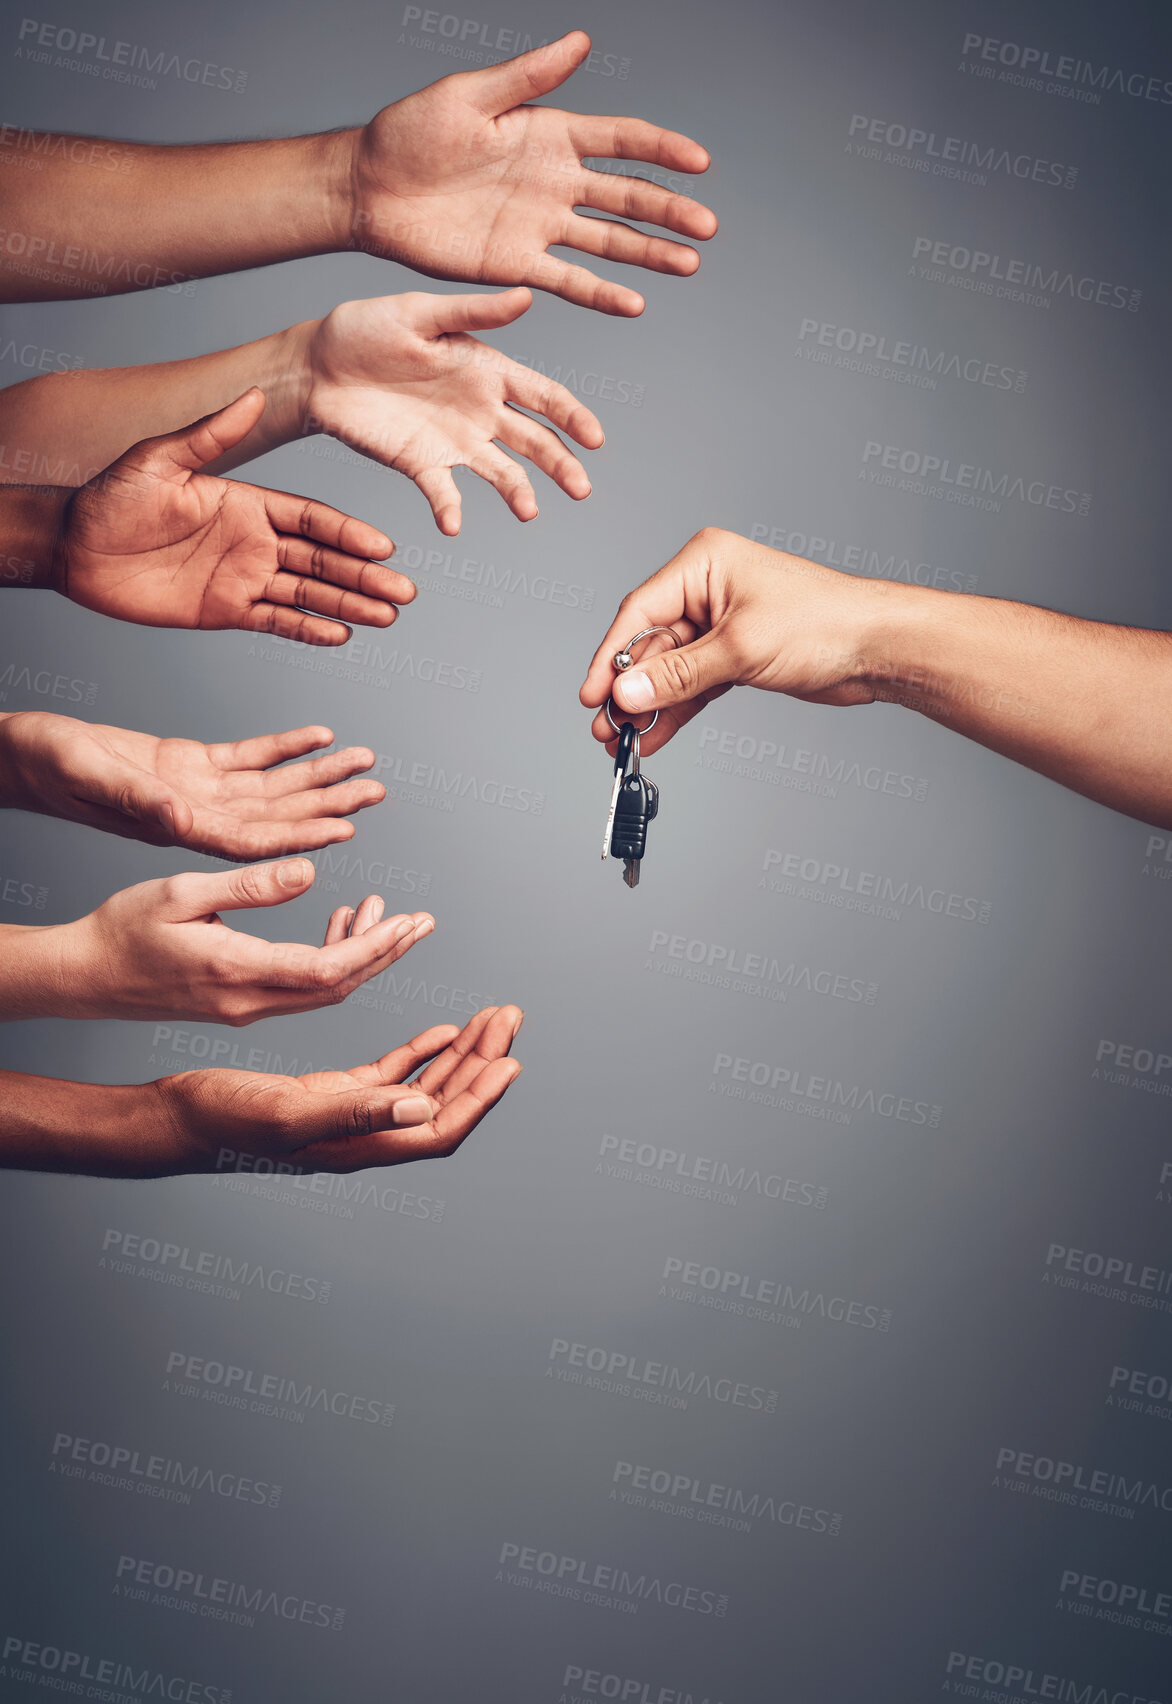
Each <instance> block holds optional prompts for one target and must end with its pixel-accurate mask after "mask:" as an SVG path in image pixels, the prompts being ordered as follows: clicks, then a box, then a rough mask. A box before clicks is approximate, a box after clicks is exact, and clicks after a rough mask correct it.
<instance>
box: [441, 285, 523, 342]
mask: <svg viewBox="0 0 1172 1704" xmlns="http://www.w3.org/2000/svg"><path fill="white" fill-rule="evenodd" d="M430 302H431V307H432V312H431V319H432V324H433V325H434V327H435V329H436V331H437V332H443V331H490V330H492V329H493V328H494V327H495V326H501V325H511V324H512V323H513V321H514V320H515V319H520V317H521V315H522V314H523V313H525V312H526V311H527V309H528V308H530V307H531V306H532V305H533V292H532V291H531V290H526V289H524V288H519V289H516V290H499V291H496V292H495V293H494V294H492V295H489V296H472V295H467V296H432V297H431V298H430Z"/></svg>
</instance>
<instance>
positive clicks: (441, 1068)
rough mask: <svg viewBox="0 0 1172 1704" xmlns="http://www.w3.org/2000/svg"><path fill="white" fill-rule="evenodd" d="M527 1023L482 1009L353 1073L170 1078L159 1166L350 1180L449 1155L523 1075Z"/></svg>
mask: <svg viewBox="0 0 1172 1704" xmlns="http://www.w3.org/2000/svg"><path fill="white" fill-rule="evenodd" d="M522 1017H523V1013H522V1012H521V1010H520V1008H519V1007H517V1006H500V1007H497V1006H486V1007H485V1008H484V1010H483V1011H480V1012H478V1013H477V1014H476V1016H475V1017H474V1018H472V1019H470V1021H469V1022H468V1023H467V1024H465V1026H464V1028H463V1029H462V1030H461V1029H458V1028H457V1027H456V1025H455V1024H437V1025H436V1026H435V1027H434V1028H433V1029H429V1030H425V1031H424V1032H423V1034H422V1035H417V1036H416V1037H415V1038H414V1040H412V1041H408V1042H406V1043H404V1045H403V1046H402V1047H397V1048H395V1049H393V1051H392V1052H390V1053H386V1054H384V1055H383V1057H382V1058H381V1059H378V1060H375V1061H374V1063H373V1064H370V1065H356V1066H354V1067H353V1068H352V1069H351V1070H349V1071H313V1072H310V1073H309V1074H308V1075H307V1076H304V1077H274V1076H263V1075H260V1074H259V1073H257V1072H254V1071H219V1070H209V1071H185V1072H183V1073H182V1075H180V1076H176V1077H164V1078H162V1079H161V1080H160V1081H158V1082H156V1083H155V1084H154V1085H153V1087H154V1088H155V1090H156V1091H157V1092H158V1096H159V1100H160V1102H161V1104H162V1107H163V1109H164V1111H165V1113H166V1117H167V1122H168V1125H169V1127H170V1130H171V1132H172V1135H171V1139H170V1141H169V1143H168V1144H167V1152H165V1153H164V1156H163V1169H164V1170H165V1171H175V1172H214V1171H220V1172H226V1171H233V1170H236V1169H246V1170H250V1171H251V1170H257V1169H260V1168H258V1167H257V1166H256V1165H255V1161H256V1160H257V1159H262V1160H267V1161H272V1162H273V1163H274V1164H273V1169H277V1168H278V1167H284V1168H285V1169H294V1168H296V1169H298V1170H304V1171H323V1172H354V1171H363V1170H365V1169H366V1168H367V1167H369V1166H396V1165H403V1164H404V1163H405V1162H407V1161H409V1160H427V1159H435V1158H438V1157H440V1156H447V1155H450V1154H454V1153H455V1151H456V1149H457V1148H458V1147H459V1146H460V1144H461V1142H463V1140H464V1138H465V1137H466V1136H469V1135H470V1134H471V1133H472V1131H473V1130H475V1128H476V1126H477V1125H478V1124H479V1123H480V1120H481V1119H482V1118H483V1117H484V1116H485V1114H486V1113H487V1112H489V1111H491V1109H492V1108H493V1107H494V1106H495V1105H496V1103H497V1101H499V1100H500V1098H501V1096H502V1095H503V1094H504V1092H505V1090H506V1089H507V1088H508V1087H509V1085H510V1084H511V1083H513V1082H514V1081H515V1080H516V1079H517V1078H518V1077H519V1076H520V1074H521V1066H520V1065H519V1064H518V1063H517V1061H516V1060H515V1059H510V1058H509V1050H510V1048H511V1047H512V1045H513V1040H514V1038H515V1036H516V1034H517V1031H518V1030H519V1029H520V1027H521V1022H522ZM429 1061H430V1063H429ZM421 1067H422V1069H421ZM241 1161H245V1162H246V1163H245V1164H244V1165H240V1162H241Z"/></svg>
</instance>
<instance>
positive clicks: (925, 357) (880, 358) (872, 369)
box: [798, 319, 1029, 395]
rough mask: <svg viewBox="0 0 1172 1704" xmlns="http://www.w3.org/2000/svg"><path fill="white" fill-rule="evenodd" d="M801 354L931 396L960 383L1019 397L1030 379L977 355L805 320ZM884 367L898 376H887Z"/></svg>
mask: <svg viewBox="0 0 1172 1704" xmlns="http://www.w3.org/2000/svg"><path fill="white" fill-rule="evenodd" d="M798 348H799V350H800V351H801V352H802V353H803V354H805V355H807V356H810V357H816V356H817V352H818V350H819V349H822V350H825V351H826V361H827V364H828V365H834V366H844V367H846V368H848V369H849V370H852V371H861V372H864V373H867V374H869V375H870V376H872V377H881V376H891V377H900V378H903V379H904V380H905V381H906V382H907V383H909V384H916V383H918V384H919V385H920V386H921V388H923V389H927V390H935V388H936V380H937V379H961V380H963V381H964V382H965V383H967V384H971V385H984V386H986V387H987V388H988V389H989V390H1003V391H1006V390H1007V391H1016V392H1017V394H1018V395H1020V394H1021V392H1022V391H1024V390H1025V388H1026V381H1027V379H1028V377H1029V375H1028V374H1027V373H1024V372H1022V371H1020V370H1019V369H1018V368H1017V367H1002V366H999V365H998V364H997V363H996V362H995V361H985V360H982V359H981V358H980V357H979V356H976V355H962V354H956V353H953V352H951V351H949V350H947V349H932V348H930V347H929V346H928V345H927V344H923V343H907V342H904V341H902V340H900V339H898V338H894V337H891V336H889V335H888V333H887V332H885V331H884V332H877V331H856V330H855V329H854V327H852V326H848V325H831V324H830V323H829V322H828V321H826V320H816V319H804V320H803V321H802V323H801V326H800V328H799V330H798ZM885 365H886V366H887V367H891V368H894V369H896V371H895V372H893V373H892V374H891V375H886V374H885V373H884V366H885Z"/></svg>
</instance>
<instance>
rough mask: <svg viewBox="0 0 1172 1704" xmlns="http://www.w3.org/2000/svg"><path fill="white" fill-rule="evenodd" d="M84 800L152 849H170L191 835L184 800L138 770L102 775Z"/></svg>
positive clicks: (190, 816)
mask: <svg viewBox="0 0 1172 1704" xmlns="http://www.w3.org/2000/svg"><path fill="white" fill-rule="evenodd" d="M84 796H85V797H87V798H88V800H89V802H90V803H91V804H94V805H97V806H98V807H99V808H102V807H104V808H105V809H106V810H110V811H115V812H116V813H117V814H118V816H120V817H122V818H124V819H125V820H126V824H127V827H126V830H125V832H126V833H128V834H131V835H133V836H134V838H136V839H140V840H146V841H147V842H148V843H149V844H152V845H155V846H173V845H174V844H175V843H176V841H179V840H182V839H183V838H184V837H185V836H186V835H188V834H190V833H191V828H192V824H193V822H194V821H195V817H194V815H193V813H192V809H191V806H190V805H189V804H188V803H187V800H186V799H184V798H181V797H180V796H179V794H178V793H173V792H172V791H171V789H170V788H169V787H165V786H164V785H163V783H162V782H161V781H158V780H156V779H155V778H154V777H153V776H150V775H147V774H145V773H144V772H143V771H142V770H140V769H132V768H130V767H126V768H121V769H118V770H115V771H114V772H113V773H111V774H108V775H103V776H102V777H101V779H100V784H99V785H98V786H94V787H87V788H85V789H84ZM136 829H137V830H139V832H137V833H136V832H135V830H136Z"/></svg>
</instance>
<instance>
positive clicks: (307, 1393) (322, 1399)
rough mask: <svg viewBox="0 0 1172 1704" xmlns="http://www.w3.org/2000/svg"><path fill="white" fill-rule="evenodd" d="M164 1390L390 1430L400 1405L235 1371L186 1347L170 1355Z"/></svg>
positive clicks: (276, 1413) (278, 1377)
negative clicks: (331, 1416)
mask: <svg viewBox="0 0 1172 1704" xmlns="http://www.w3.org/2000/svg"><path fill="white" fill-rule="evenodd" d="M163 1389H164V1390H167V1391H170V1390H174V1391H175V1392H176V1393H177V1394H178V1395H180V1396H198V1397H201V1398H203V1399H204V1400H205V1401H210V1402H218V1403H221V1404H222V1405H224V1406H226V1407H229V1408H243V1409H247V1410H249V1411H251V1412H252V1413H254V1414H270V1415H272V1416H274V1417H275V1418H279V1419H294V1420H297V1421H303V1420H304V1419H305V1416H306V1414H309V1413H312V1412H313V1410H314V1409H320V1411H321V1412H322V1413H323V1414H335V1415H337V1416H339V1418H341V1419H345V1420H358V1421H363V1422H365V1423H366V1424H367V1425H369V1426H389V1425H390V1424H391V1422H392V1420H393V1419H394V1415H395V1407H394V1404H393V1403H391V1402H384V1401H382V1400H381V1399H379V1398H375V1397H369V1396H355V1395H354V1394H352V1393H351V1392H350V1391H344V1390H331V1389H330V1388H329V1387H328V1386H326V1385H319V1384H314V1383H313V1381H312V1380H308V1381H307V1382H306V1383H304V1384H302V1383H300V1382H299V1381H298V1380H297V1379H291V1378H286V1377H284V1376H283V1375H281V1374H278V1373H258V1372H257V1371H256V1370H255V1369H254V1368H252V1367H234V1366H232V1365H231V1363H230V1362H225V1361H209V1360H207V1359H206V1358H205V1357H204V1356H202V1355H188V1354H187V1353H185V1351H184V1350H182V1349H173V1350H172V1351H171V1353H170V1354H169V1355H168V1356H167V1375H166V1377H165V1379H164V1380H163Z"/></svg>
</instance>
